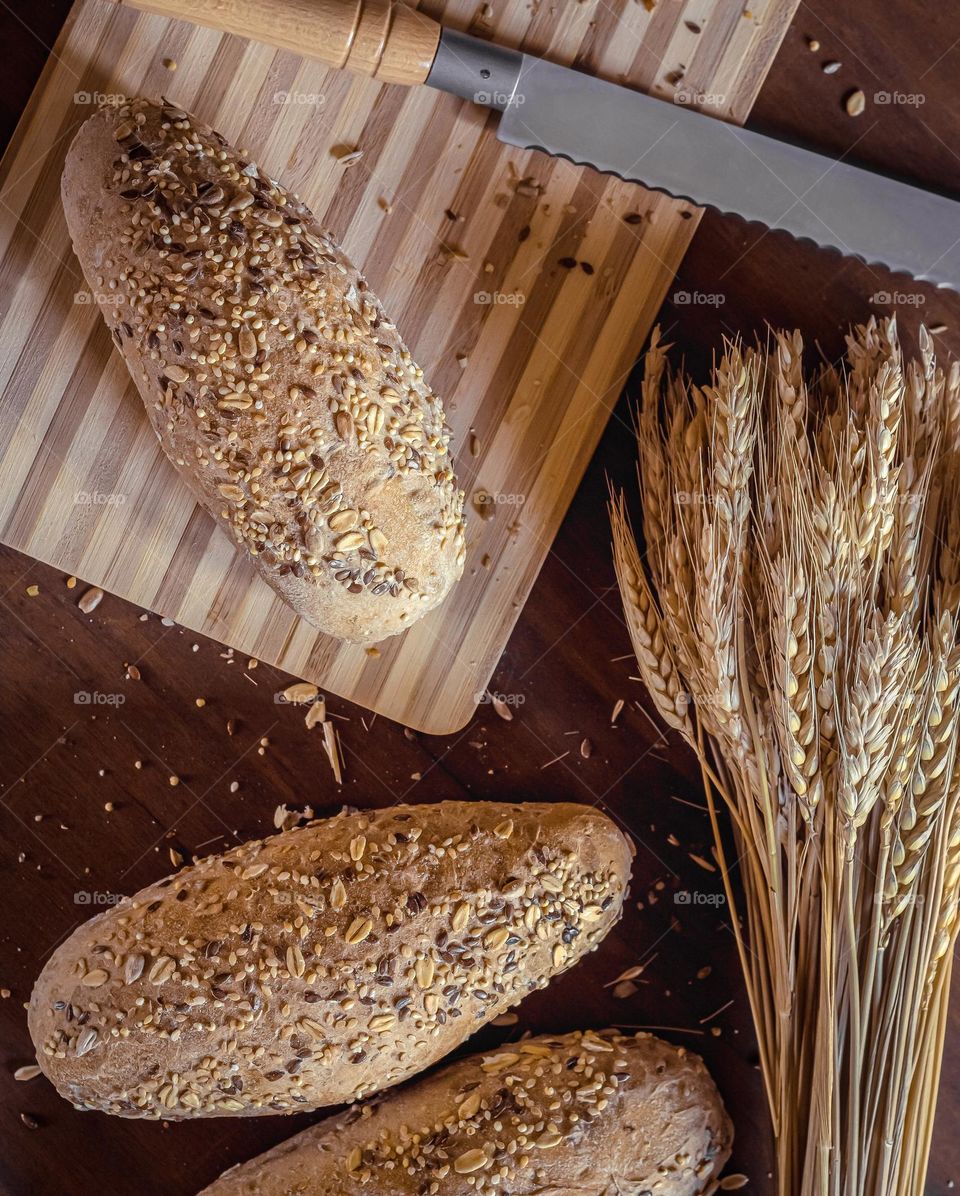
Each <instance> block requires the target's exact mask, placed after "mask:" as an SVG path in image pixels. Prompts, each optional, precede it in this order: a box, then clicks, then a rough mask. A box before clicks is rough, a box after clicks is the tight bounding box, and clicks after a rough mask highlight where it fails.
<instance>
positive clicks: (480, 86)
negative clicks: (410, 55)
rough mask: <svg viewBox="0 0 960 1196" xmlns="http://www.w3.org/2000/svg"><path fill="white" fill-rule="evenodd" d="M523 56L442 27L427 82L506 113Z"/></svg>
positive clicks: (514, 90) (516, 51)
mask: <svg viewBox="0 0 960 1196" xmlns="http://www.w3.org/2000/svg"><path fill="white" fill-rule="evenodd" d="M522 67H523V55H522V54H521V53H520V51H519V50H508V49H506V48H505V47H503V46H496V45H494V44H493V43H492V42H485V41H482V40H481V39H480V38H479V37H470V35H469V34H466V33H458V32H457V30H455V29H446V28H445V29H444V30H443V32H442V33H441V35H440V45H439V47H438V48H437V56H436V58H434V60H433V66H432V67H431V68H430V74H429V75H428V76H427V83H428V84H429V85H430V86H431V87H436V88H439V89H440V90H441V91H448V92H450V93H451V95H455V96H460V97H461V98H462V99H464V100H472V101H473V102H474V103H475V104H483V105H485V106H486V107H487V108H495V109H497V111H499V112H505V111H506V110H507V108H508V107H509V106H510V104H511V102H512V101H513V99H514V95H515V93H516V90H517V84H518V83H519V82H520V71H521V69H522Z"/></svg>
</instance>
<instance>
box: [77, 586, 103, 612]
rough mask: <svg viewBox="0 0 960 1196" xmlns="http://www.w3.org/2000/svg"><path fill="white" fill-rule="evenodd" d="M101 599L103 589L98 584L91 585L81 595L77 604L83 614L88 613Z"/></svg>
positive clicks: (94, 608) (95, 607)
mask: <svg viewBox="0 0 960 1196" xmlns="http://www.w3.org/2000/svg"><path fill="white" fill-rule="evenodd" d="M102 600H103V590H101V589H100V587H99V586H93V587H91V588H90V589H89V590H87V591H86V593H85V594H84V595H83V596H82V597H81V599H80V601H79V602H78V603H77V606H79V607H80V609H81V610H82V611H83V613H84V614H85V615H89V614H90V612H91V611H94V610H96V609H97V607H98V606H99V605H100V603H101V601H102Z"/></svg>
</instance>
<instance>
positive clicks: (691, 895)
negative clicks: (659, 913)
mask: <svg viewBox="0 0 960 1196" xmlns="http://www.w3.org/2000/svg"><path fill="white" fill-rule="evenodd" d="M673 904H674V905H712V906H719V905H726V904H727V898H726V894H724V893H705V892H703V890H702V889H680V891H679V892H677V893H674V895H673Z"/></svg>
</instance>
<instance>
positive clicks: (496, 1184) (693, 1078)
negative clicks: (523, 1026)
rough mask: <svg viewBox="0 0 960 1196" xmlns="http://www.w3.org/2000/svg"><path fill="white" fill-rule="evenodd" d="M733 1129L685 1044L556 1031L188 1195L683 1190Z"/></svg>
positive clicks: (611, 1194) (706, 1181) (718, 1164)
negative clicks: (680, 1046)
mask: <svg viewBox="0 0 960 1196" xmlns="http://www.w3.org/2000/svg"><path fill="white" fill-rule="evenodd" d="M732 1140H733V1131H732V1128H731V1125H730V1121H729V1118H728V1117H727V1115H726V1113H725V1111H724V1108H723V1104H722V1103H721V1100H720V1096H719V1094H718V1093H717V1090H716V1088H715V1087H714V1084H713V1081H712V1080H711V1079H710V1076H709V1075H708V1074H707V1070H706V1068H705V1067H704V1066H703V1063H702V1062H701V1060H700V1059H699V1058H698V1057H697V1056H696V1055H690V1054H688V1053H687V1052H686V1051H685V1050H683V1049H682V1048H677V1047H673V1046H670V1045H669V1044H668V1043H665V1042H661V1041H660V1039H658V1038H654V1037H653V1036H652V1035H650V1034H638V1035H636V1036H635V1037H625V1036H623V1035H620V1034H617V1033H616V1032H615V1031H612V1030H607V1031H602V1032H600V1033H591V1032H588V1033H585V1034H579V1033H578V1034H567V1035H564V1036H562V1037H559V1038H530V1039H527V1040H525V1041H524V1042H520V1043H518V1044H516V1045H514V1046H507V1047H505V1048H503V1049H502V1050H499V1051H495V1052H494V1053H493V1054H490V1055H487V1056H476V1055H475V1056H473V1057H472V1058H468V1059H464V1060H462V1061H460V1062H459V1063H454V1064H453V1065H452V1066H450V1067H446V1068H444V1069H443V1070H442V1071H439V1072H437V1073H436V1074H434V1075H432V1076H429V1077H427V1078H426V1079H423V1080H419V1081H417V1083H415V1084H411V1085H410V1086H409V1087H408V1088H405V1089H403V1090H402V1091H400V1092H395V1093H391V1094H390V1095H389V1096H385V1097H383V1098H382V1099H381V1100H379V1101H377V1102H375V1103H374V1104H371V1105H367V1106H365V1107H361V1106H356V1107H354V1108H353V1109H350V1110H349V1111H348V1112H347V1113H345V1114H343V1115H341V1116H339V1117H331V1118H328V1119H327V1120H326V1121H322V1122H320V1124H319V1125H316V1126H313V1127H312V1128H311V1129H308V1130H306V1131H304V1132H303V1133H302V1134H297V1135H296V1137H294V1138H291V1139H290V1140H289V1141H288V1142H284V1143H282V1144H281V1145H280V1146H277V1147H275V1148H274V1149H273V1150H271V1151H269V1152H268V1153H267V1154H264V1155H261V1156H260V1157H259V1158H257V1159H253V1160H252V1161H251V1162H249V1163H245V1164H241V1165H240V1166H238V1167H234V1168H232V1169H231V1170H230V1171H227V1172H226V1173H225V1174H224V1175H222V1176H221V1177H220V1179H218V1180H217V1181H216V1182H215V1183H214V1184H212V1185H211V1186H210V1187H209V1188H206V1189H205V1190H204V1192H203V1193H202V1194H201V1196H293V1194H294V1193H295V1194H296V1196H372V1194H373V1193H376V1196H401V1194H407V1196H423V1194H424V1193H430V1194H431V1196H504V1194H507V1193H508V1194H509V1196H641V1194H645V1196H650V1194H652V1193H656V1194H657V1196H695V1194H698V1193H706V1192H711V1191H713V1190H714V1189H715V1186H716V1179H717V1177H718V1176H719V1174H720V1172H721V1170H722V1169H723V1166H724V1164H725V1163H726V1161H727V1159H728V1158H729V1156H730V1145H731V1142H732Z"/></svg>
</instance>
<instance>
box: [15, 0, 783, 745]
mask: <svg viewBox="0 0 960 1196" xmlns="http://www.w3.org/2000/svg"><path fill="white" fill-rule="evenodd" d="M798 3H799V0H757V2H756V3H755V4H754V5H753V6H752V7H750V8H745V7H744V4H743V3H742V2H741V0H659V2H658V3H654V2H653V0H645V2H643V3H641V2H639V0H584V2H582V3H578V2H576V0H554V2H553V3H548V2H547V0H532V2H530V0H509V2H507V0H500V2H499V3H496V4H495V5H479V6H478V5H477V4H475V3H460V2H457V0H451V2H450V3H448V4H446V5H442V4H431V5H429V6H426V5H425V7H429V9H430V12H431V15H440V12H441V10H442V11H443V12H444V19H445V21H446V23H448V24H450V25H453V26H455V27H458V28H462V29H466V30H468V31H469V32H472V33H474V34H479V35H489V36H491V37H493V38H495V39H497V40H499V41H501V42H503V43H505V44H508V45H514V46H522V48H523V49H525V50H528V51H531V52H534V53H539V54H543V55H545V56H547V57H550V58H553V59H555V60H557V61H562V62H569V63H574V64H575V65H577V66H578V67H581V68H582V69H584V70H587V71H590V72H593V73H597V74H601V75H604V76H605V77H607V78H610V79H613V80H616V81H623V82H627V83H630V84H631V85H633V86H636V87H638V88H641V89H644V90H648V91H653V92H655V93H657V94H660V95H663V96H665V97H667V98H669V97H671V96H674V95H675V93H676V92H677V91H682V92H684V93H685V94H686V95H687V96H698V97H700V98H699V100H698V101H697V102H700V103H703V104H704V106H706V107H707V108H708V110H709V111H711V112H714V113H717V114H720V115H723V116H724V117H726V118H727V119H731V120H737V121H742V120H743V119H744V118H745V116H746V113H747V111H748V110H749V107H750V105H751V103H752V101H753V99H754V98H755V96H756V93H757V91H758V89H759V86H760V83H761V81H762V79H763V76H764V74H765V72H766V70H767V68H768V66H769V65H770V63H771V61H772V59H773V56H774V54H775V52H776V49H777V47H778V45H779V43H780V41H781V39H782V37H783V35H784V33H785V31H786V28H787V26H788V24H789V21H790V18H791V17H792V15H793V12H794V11H795V8H796V6H797V4H798ZM648 10H649V11H648ZM164 60H172V61H174V62H175V63H176V64H177V66H176V70H175V71H171V70H170V69H168V68H167V67H165V65H164ZM138 93H143V94H148V95H153V96H156V95H159V94H161V93H162V94H164V95H166V96H167V97H168V98H169V99H170V100H171V101H173V102H175V103H177V104H179V105H181V106H183V107H186V108H188V109H190V110H192V111H194V112H195V113H196V114H197V115H198V116H199V117H200V118H201V119H202V120H206V121H208V122H209V123H210V124H212V125H213V126H214V127H215V128H217V129H219V130H220V131H221V132H222V133H223V134H224V135H225V136H226V137H227V138H228V139H229V140H230V141H232V142H233V143H234V144H237V145H239V146H241V147H243V148H244V149H245V150H247V151H248V152H249V153H251V154H252V155H253V157H254V158H255V159H256V160H257V161H258V162H259V163H260V164H261V165H262V166H263V167H265V168H266V169H267V170H268V171H269V172H270V173H271V174H272V175H273V176H274V177H276V178H279V179H282V180H283V181H284V182H285V183H286V184H287V185H288V186H289V187H290V188H291V189H293V190H295V191H297V192H298V193H299V195H300V197H301V198H302V199H304V200H305V201H306V202H307V203H308V204H309V205H310V206H311V207H312V208H313V210H314V211H315V212H316V213H317V214H318V216H320V217H321V219H322V221H323V223H325V224H326V225H327V227H329V229H330V230H331V231H332V233H333V235H334V236H335V237H336V238H337V240H339V241H340V242H341V243H342V244H343V245H344V247H345V249H346V251H347V253H348V254H350V256H351V257H352V258H353V260H354V261H355V262H356V263H357V265H358V266H360V268H361V269H362V270H363V271H364V272H365V274H366V276H367V278H368V279H369V281H370V283H371V285H372V287H373V289H374V290H375V291H376V292H377V293H378V294H379V296H380V297H381V299H382V300H383V302H384V304H385V306H386V308H387V310H388V311H389V312H391V314H392V315H393V318H394V319H395V320H396V321H397V323H398V325H399V327H400V331H401V333H402V334H403V336H404V337H405V339H406V341H407V343H408V344H409V346H410V348H411V350H412V352H413V354H414V357H415V358H416V359H417V360H418V361H419V362H420V363H421V364H422V365H423V367H424V370H425V372H426V375H427V377H428V378H429V379H430V380H431V383H432V385H433V387H434V388H435V389H436V390H437V392H438V393H439V394H441V395H443V396H444V398H445V400H446V406H447V411H448V415H449V419H450V423H451V424H452V426H453V429H454V432H455V434H456V442H455V443H456V451H457V461H458V475H459V478H460V482H461V485H462V486H463V487H464V489H465V490H466V492H467V505H468V513H469V515H470V519H469V524H468V556H467V567H466V573H465V576H464V578H463V580H462V581H461V582H460V584H459V586H458V587H457V588H456V589H455V590H454V592H453V593H452V595H451V596H450V597H449V598H448V599H447V601H446V602H445V603H444V604H443V605H442V606H441V607H440V608H439V609H438V610H436V611H434V612H432V613H431V614H429V615H428V616H427V617H426V618H425V619H424V620H423V621H422V622H421V623H419V624H418V625H417V626H416V627H414V628H413V629H411V630H410V631H408V632H406V633H405V634H404V635H403V636H401V637H398V638H396V639H392V640H389V641H386V642H385V643H383V644H381V645H380V654H379V655H373V654H370V653H368V652H367V651H366V650H365V649H364V648H362V647H356V646H343V645H340V644H339V643H337V642H335V641H333V640H330V639H329V638H327V637H325V636H322V635H320V634H319V633H317V632H316V631H314V630H313V629H312V628H311V627H310V626H309V625H308V624H306V623H304V622H302V621H301V620H300V619H298V618H297V616H296V615H294V614H293V613H292V612H291V611H290V610H289V609H288V608H287V607H286V606H285V605H284V604H283V603H282V602H281V601H280V600H279V599H278V598H276V597H275V596H274V594H273V592H272V591H271V590H270V589H269V588H268V587H267V586H266V584H265V583H263V582H262V581H260V580H259V579H258V578H257V577H256V576H255V575H254V573H253V570H252V569H251V567H250V566H249V564H248V562H247V561H246V560H244V559H243V558H241V557H240V556H238V555H236V554H235V552H234V550H233V548H232V546H231V543H230V542H229V541H228V539H227V537H226V535H225V534H224V533H223V532H221V531H220V530H219V529H217V528H216V527H215V526H214V521H213V520H212V519H211V518H210V517H209V516H208V515H207V514H206V513H204V512H202V511H200V510H199V509H198V508H197V507H196V506H195V504H194V502H193V500H192V499H191V498H190V497H189V496H188V494H187V493H186V491H185V489H184V488H183V487H182V486H181V485H180V483H179V482H178V480H177V478H176V476H175V474H174V472H173V470H172V467H171V466H169V464H168V463H167V461H166V459H165V458H164V457H163V455H162V453H161V451H160V449H159V446H158V445H157V442H156V440H155V438H154V436H153V433H152V432H151V430H150V428H149V425H148V422H147V418H146V415H145V413H144V410H143V407H142V404H141V401H140V399H139V397H138V396H137V394H136V391H135V390H134V387H133V384H132V383H131V382H130V380H129V377H128V375H127V373H126V369H125V367H124V366H123V363H122V362H121V360H120V358H119V356H117V355H115V354H113V353H112V351H111V347H110V340H109V337H108V335H107V332H106V327H105V325H104V324H103V321H102V320H101V319H100V318H99V314H98V312H97V311H96V310H95V308H94V307H93V306H91V304H90V302H89V295H87V293H86V290H85V286H84V282H83V278H82V275H81V273H80V269H79V266H78V265H77V263H76V261H75V260H74V259H73V255H72V251H71V249H70V245H69V242H68V239H67V233H66V227H65V224H64V219H63V213H62V211H61V207H60V200H59V179H60V172H61V169H62V165H63V157H64V154H65V151H66V148H67V146H68V144H69V142H70V139H71V137H72V135H73V133H74V131H75V130H76V128H77V127H78V126H79V124H80V123H81V122H82V121H83V120H84V119H85V118H86V117H87V116H88V115H89V114H90V112H91V111H92V107H91V105H92V104H93V103H95V102H97V101H98V99H99V98H100V97H108V99H107V102H110V97H116V96H124V95H136V94H138ZM493 123H494V118H492V117H488V115H487V114H486V113H485V112H484V111H483V110H481V109H479V108H476V107H474V106H472V105H470V104H464V103H461V102H460V101H458V100H456V99H454V98H453V97H451V96H447V95H441V94H439V93H435V92H432V91H430V90H429V89H427V88H416V89H413V90H409V91H408V90H405V89H403V88H399V87H380V86H378V85H377V84H375V83H373V82H371V81H369V80H366V79H357V78H354V77H352V76H347V75H345V74H339V73H337V72H331V71H327V70H326V69H324V68H323V67H321V66H320V65H318V64H316V63H312V62H306V61H304V60H302V59H300V58H298V57H297V56H295V55H293V54H290V53H287V52H283V51H274V50H272V49H269V48H268V47H266V46H263V45H261V44H259V43H255V42H248V41H245V40H243V39H241V38H236V37H229V36H224V35H220V34H218V33H216V32H213V31H210V30H206V29H200V28H197V27H194V26H191V25H187V24H183V23H180V22H175V21H170V20H168V19H166V18H163V17H157V16H147V15H143V14H139V13H136V12H134V11H130V10H126V9H118V8H116V7H114V6H112V5H110V4H108V3H105V2H104V0H79V2H78V3H77V4H76V5H75V7H74V8H73V11H72V13H71V16H70V18H69V20H68V22H67V25H66V26H65V28H64V30H63V33H62V34H61V37H60V39H59V41H58V43H57V46H56V49H55V51H54V53H53V55H52V56H51V59H50V61H49V62H48V64H47V67H46V69H45V71H44V73H43V76H42V77H41V80H40V82H39V84H38V86H37V89H36V91H35V92H34V95H33V97H32V99H31V101H30V104H29V105H28V108H27V110H26V112H25V114H24V116H23V119H22V120H21V122H20V125H19V127H18V129H17V132H16V134H15V136H14V139H13V142H12V143H11V145H10V148H9V149H8V151H7V153H6V155H5V156H4V159H3V163H2V167H0V387H2V401H0V538H2V540H3V541H4V542H5V543H6V544H8V545H11V546H12V547H14V548H17V549H20V550H21V551H23V552H26V553H28V554H30V555H31V556H34V557H37V558H39V559H40V560H43V561H46V562H48V563H50V564H52V565H54V566H57V567H59V568H61V569H63V570H64V571H65V572H68V573H72V574H76V575H77V576H78V577H81V578H83V579H84V580H85V581H87V582H90V583H94V584H97V585H101V586H103V587H104V588H105V589H108V590H111V591H113V592H114V593H117V594H121V595H122V596H123V597H125V598H127V599H129V600H130V601H132V602H135V603H138V604H140V605H142V606H144V607H146V608H149V609H151V610H154V611H157V612H158V613H160V614H162V615H165V616H168V617H169V618H172V619H174V620H176V621H177V622H178V623H180V624H183V625H184V626H187V627H190V628H192V629H193V630H195V631H198V632H202V633H204V634H206V635H209V636H213V637H215V638H216V639H218V640H221V641H222V642H223V643H225V644H229V645H231V646H233V647H235V648H236V649H237V650H238V651H241V652H243V653H246V654H249V655H251V656H256V657H258V658H260V659H262V660H265V661H269V662H271V663H273V664H276V665H278V666H280V667H282V668H284V669H286V670H289V671H290V672H292V673H295V674H297V675H299V676H301V677H304V678H306V679H308V680H311V681H314V682H316V683H317V684H319V685H320V686H321V687H323V688H324V689H326V690H328V691H331V692H333V693H337V694H340V695H342V696H343V697H346V698H349V699H351V700H352V701H355V702H358V703H360V704H361V705H364V706H367V707H369V708H370V709H372V710H376V711H378V712H380V713H382V714H384V715H387V716H388V717H390V718H394V719H397V720H398V721H400V722H403V723H406V724H407V725H409V726H411V727H415V728H417V729H420V730H423V731H428V732H432V733H446V732H452V731H454V730H457V729H459V728H460V727H462V726H463V725H464V724H465V723H466V722H467V721H468V719H469V718H470V716H471V714H472V713H473V710H474V709H475V707H476V704H477V701H478V698H479V696H480V695H482V694H483V692H484V690H485V688H486V686H487V683H488V682H489V679H490V676H491V674H492V672H493V669H494V667H495V665H496V662H497V660H498V658H499V657H500V654H501V653H502V651H503V648H504V647H505V645H506V642H507V639H508V637H509V635H510V632H511V630H512V628H513V626H514V623H515V622H516V619H517V617H518V614H519V611H520V609H521V607H522V605H523V602H524V600H525V599H526V597H527V595H528V593H529V591H530V588H531V587H532V585H533V582H534V580H535V578H536V576H537V573H538V572H539V569H540V566H541V565H542V563H543V560H544V558H545V557H546V554H547V552H548V550H549V547H550V544H551V541H552V539H553V536H554V534H555V533H556V531H557V528H558V526H559V524H560V521H561V519H562V518H563V515H564V513H565V511H566V509H567V507H568V505H569V503H570V500H571V498H572V497H573V494H574V491H575V489H576V487H577V484H578V483H579V481H580V478H581V477H582V475H583V472H584V470H585V468H586V465H587V462H588V461H589V459H590V456H591V454H592V452H593V450H594V448H595V447H596V444H597V441H598V440H599V437H600V434H601V432H602V430H603V426H604V424H605V422H606V420H607V418H608V416H609V414H610V411H611V410H612V407H613V404H614V403H615V402H616V399H617V396H618V393H619V391H620V389H621V387H622V384H623V382H624V379H625V377H626V374H627V373H628V371H629V370H630V368H631V366H632V364H633V362H634V360H635V358H636V355H637V353H638V351H639V349H640V347H641V345H642V342H643V339H644V337H645V336H646V334H647V332H648V331H649V328H650V325H651V322H652V320H653V317H654V315H655V314H656V311H657V309H658V307H659V305H660V303H661V301H662V299H663V297H664V294H665V292H666V289H667V287H668V285H669V283H670V281H671V279H672V277H673V275H674V273H675V271H676V268H677V266H678V265H679V262H680V260H681V258H682V256H683V253H684V251H685V249H686V246H687V244H688V243H689V241H690V238H691V236H692V234H693V231H694V228H695V226H696V223H697V219H696V217H697V212H696V209H692V208H690V207H689V205H687V204H684V203H681V202H677V201H674V200H670V199H668V198H666V197H665V196H662V195H656V194H651V193H648V192H646V191H643V190H642V189H641V188H638V187H636V186H633V185H628V184H625V183H622V182H620V181H619V180H616V179H612V178H609V177H606V176H600V175H598V174H596V173H595V172H593V171H590V170H587V169H583V168H579V167H575V166H573V165H571V164H570V163H567V162H564V161H557V160H554V159H551V158H548V157H547V156H545V155H542V154H536V153H528V152H520V151H517V150H514V149H511V148H509V147H506V146H502V145H500V144H499V143H498V142H497V140H496V138H495V135H494V131H493ZM354 148H359V149H360V150H362V151H363V152H362V156H361V157H360V158H359V160H354V161H352V162H351V161H350V160H349V159H348V160H347V162H346V163H345V162H344V161H343V160H342V156H343V153H344V152H345V150H348V149H349V150H352V149H354ZM491 498H492V501H490V499H491ZM478 508H479V509H480V510H482V511H483V514H484V516H485V517H481V515H480V514H478V513H477V510H478Z"/></svg>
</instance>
